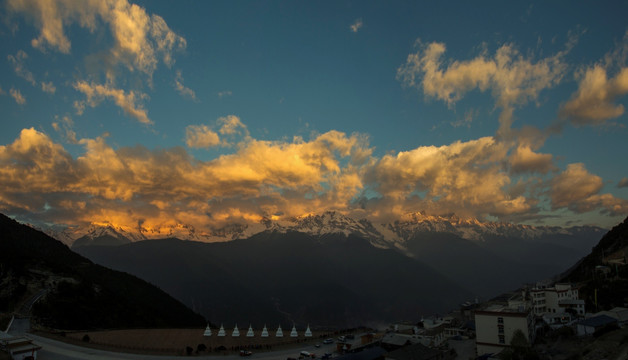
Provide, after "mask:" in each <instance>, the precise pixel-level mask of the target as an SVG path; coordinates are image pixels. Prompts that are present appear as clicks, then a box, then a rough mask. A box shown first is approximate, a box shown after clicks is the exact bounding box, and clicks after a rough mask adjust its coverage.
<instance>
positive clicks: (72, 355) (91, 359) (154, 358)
mask: <svg viewBox="0 0 628 360" xmlns="http://www.w3.org/2000/svg"><path fill="white" fill-rule="evenodd" d="M26 336H27V337H28V338H31V339H32V340H33V341H34V342H35V343H36V344H38V345H41V346H42V349H41V350H40V351H39V353H38V354H37V359H39V360H166V359H168V360H169V359H190V357H189V356H163V355H138V354H128V353H117V352H112V351H104V350H96V349H91V348H85V347H81V346H76V345H72V344H66V343H64V342H61V341H56V340H52V339H48V338H45V337H41V336H37V335H33V334H26ZM335 348H336V344H328V345H324V344H321V347H320V348H316V347H315V346H313V345H308V346H304V347H302V348H293V349H286V350H279V351H272V352H260V353H254V354H253V355H252V356H251V357H250V358H249V359H250V360H286V358H288V357H292V358H298V357H299V353H300V352H301V351H302V350H306V351H309V352H313V353H315V354H317V355H318V356H320V355H322V354H324V353H333V351H334V350H335ZM194 358H202V359H242V358H241V357H240V356H239V355H217V354H214V355H204V356H203V355H202V356H194Z"/></svg>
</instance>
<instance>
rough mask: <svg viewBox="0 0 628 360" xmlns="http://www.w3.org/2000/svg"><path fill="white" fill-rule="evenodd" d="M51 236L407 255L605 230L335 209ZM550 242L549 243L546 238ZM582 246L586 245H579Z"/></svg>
mask: <svg viewBox="0 0 628 360" xmlns="http://www.w3.org/2000/svg"><path fill="white" fill-rule="evenodd" d="M44 231H45V232H47V233H48V234H49V235H51V236H53V237H55V238H56V239H59V240H61V241H63V242H64V243H66V244H73V246H82V245H91V244H98V243H100V244H101V245H119V244H122V243H127V242H137V241H142V240H147V239H159V238H169V237H174V238H179V239H182V240H193V241H203V242H217V241H231V240H236V239H244V238H249V237H251V236H253V235H255V234H258V233H260V232H263V231H275V232H280V233H286V232H289V231H297V232H302V233H307V234H310V235H316V236H320V235H325V234H338V233H342V234H345V235H350V234H353V235H357V236H359V237H362V238H365V239H368V240H369V241H370V242H371V244H372V245H373V246H376V247H379V248H395V249H398V250H402V251H404V252H405V249H406V244H407V242H408V241H409V240H411V239H416V238H417V237H422V236H424V235H425V234H435V233H444V234H449V235H453V236H456V237H458V238H461V239H465V240H469V241H471V242H485V241H488V240H491V239H495V238H516V239H519V240H524V241H540V240H545V241H550V242H551V241H554V240H555V239H558V238H560V239H562V238H565V237H573V236H575V237H578V236H583V235H584V236H590V237H593V238H595V239H599V237H600V236H601V235H603V234H604V232H605V231H606V230H604V229H601V228H596V227H571V228H562V227H548V226H539V227H535V226H531V225H521V224H508V223H498V222H481V221H479V220H477V219H461V218H459V217H457V216H455V215H449V216H432V215H426V214H424V213H412V214H408V215H406V216H404V217H403V218H402V219H399V220H395V221H392V222H389V223H374V222H371V221H369V220H367V219H354V218H351V217H349V216H346V215H343V214H341V213H339V212H335V211H326V212H324V213H322V214H314V215H307V216H302V217H297V218H292V219H288V220H279V221H276V220H271V219H268V218H264V219H262V220H261V221H260V222H259V223H253V224H230V225H228V226H225V227H222V228H218V229H212V230H211V231H198V230H197V229H195V228H194V227H193V226H190V225H184V224H179V225H176V226H171V227H166V228H162V229H160V230H159V231H147V230H145V229H141V228H138V229H137V230H136V231H129V230H126V231H125V230H124V229H121V228H118V227H114V226H112V225H111V224H106V225H105V226H98V225H91V226H90V227H88V228H76V227H75V228H67V229H64V230H62V231H58V230H56V231H55V230H54V229H48V230H46V229H44ZM548 239H549V240H548ZM583 246H585V247H586V246H588V244H587V245H583Z"/></svg>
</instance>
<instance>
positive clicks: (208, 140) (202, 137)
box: [185, 125, 220, 148]
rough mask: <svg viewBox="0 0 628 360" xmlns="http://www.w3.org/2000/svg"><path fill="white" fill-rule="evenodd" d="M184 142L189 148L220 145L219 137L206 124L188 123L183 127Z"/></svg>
mask: <svg viewBox="0 0 628 360" xmlns="http://www.w3.org/2000/svg"><path fill="white" fill-rule="evenodd" d="M185 143H186V144H187V146H188V147H191V148H210V147H213V146H217V145H220V137H219V136H218V134H217V133H215V132H214V131H212V130H211V129H210V128H209V127H207V125H189V126H188V127H186V128H185Z"/></svg>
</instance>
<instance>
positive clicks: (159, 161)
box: [0, 0, 628, 231]
mask: <svg viewBox="0 0 628 360" xmlns="http://www.w3.org/2000/svg"><path fill="white" fill-rule="evenodd" d="M2 8H3V11H2V20H3V21H2V24H1V26H0V41H2V52H3V54H2V62H0V64H2V65H1V66H0V74H1V77H0V89H1V90H0V94H1V95H0V106H1V107H2V109H3V114H4V118H3V120H2V125H1V126H2V131H0V162H1V163H2V167H3V169H4V170H3V171H2V172H0V183H3V189H2V190H0V210H1V211H3V212H5V213H8V214H9V215H12V216H15V217H17V218H19V219H21V220H24V221H30V222H34V223H40V222H46V223H56V224H64V225H86V224H90V223H92V224H101V223H111V224H115V225H117V226H121V227H123V228H124V227H128V228H137V227H142V228H144V229H145V230H147V231H148V230H154V231H159V229H162V228H165V227H172V226H177V225H181V224H191V225H194V226H196V227H199V228H206V229H210V228H214V227H219V226H222V225H225V224H227V223H234V222H235V223H242V222H251V221H259V219H260V218H261V217H274V218H287V217H292V216H300V215H305V214H309V213H317V212H321V211H324V210H337V211H341V212H344V213H346V214H348V215H352V216H357V217H367V218H371V219H374V220H382V221H386V220H389V219H393V218H403V217H404V216H406V215H407V214H409V213H412V212H417V211H424V212H426V213H428V214H434V215H438V214H449V213H456V214H457V215H459V216H461V217H476V218H479V219H482V220H491V221H507V222H516V223H530V224H549V225H578V224H596V225H601V226H606V227H609V226H612V225H614V224H616V223H617V222H619V221H621V220H623V218H625V217H626V215H627V214H628V200H626V199H628V172H627V171H626V169H627V168H628V167H627V166H626V165H627V163H626V160H625V156H622V154H626V153H628V142H627V141H625V139H626V138H628V137H627V135H628V130H626V126H625V125H626V118H627V115H626V113H625V106H627V105H628V104H627V103H628V101H627V96H626V94H627V93H628V68H627V56H628V35H627V34H628V33H627V31H628V22H626V20H625V15H624V14H626V13H628V4H627V3H625V2H617V1H614V2H595V3H594V2H577V3H573V2H551V3H547V2H517V3H508V2H506V3H504V2H481V3H478V2H473V3H470V2H455V3H454V2H452V3H428V4H425V3H419V2H405V1H392V2H363V1H359V2H348V1H321V2H302V1H299V2H297V1H293V2H265V1H262V2H230V1H221V2H217V1H213V2H206V1H177V2H172V1H146V2H128V1H127V0H108V1H84V2H74V1H57V2H53V3H51V4H47V3H45V2H38V1H17V0H7V1H4V2H3V3H2Z"/></svg>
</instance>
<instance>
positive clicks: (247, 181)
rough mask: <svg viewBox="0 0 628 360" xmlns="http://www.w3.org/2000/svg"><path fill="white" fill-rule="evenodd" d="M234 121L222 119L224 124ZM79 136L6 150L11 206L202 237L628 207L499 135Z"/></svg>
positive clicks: (1, 191)
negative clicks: (342, 216)
mask: <svg viewBox="0 0 628 360" xmlns="http://www.w3.org/2000/svg"><path fill="white" fill-rule="evenodd" d="M224 119H229V117H225V118H224ZM232 119H233V118H232ZM232 122H233V123H235V121H233V120H232ZM226 123H229V122H228V121H225V120H221V121H220V122H219V121H217V122H216V126H218V127H219V128H220V127H222V126H224V124H226ZM219 124H222V125H219ZM53 127H54V128H55V129H56V130H57V131H59V132H60V133H62V134H63V133H64V131H66V130H71V127H72V120H71V119H69V118H67V117H64V118H61V119H58V120H57V121H55V123H54V124H53ZM197 128H198V129H200V130H201V131H198V132H197V134H201V133H203V132H205V133H209V132H212V133H213V134H214V135H216V136H217V137H218V139H217V140H213V141H214V143H218V142H221V141H222V139H220V137H219V135H220V133H219V132H217V131H216V132H214V131H213V130H211V128H210V127H205V128H203V126H202V125H199V126H197ZM189 129H193V128H189ZM238 129H240V127H238ZM74 137H76V135H75V134H74ZM199 141H200V140H199ZM209 141H212V140H209ZM78 143H79V144H80V145H81V146H82V147H83V148H84V151H83V153H82V154H80V155H78V156H76V157H73V156H72V155H70V154H69V152H68V151H67V150H65V149H64V148H63V146H61V145H60V144H58V143H55V142H54V141H52V140H51V139H50V137H48V136H47V135H46V134H44V133H42V132H40V131H37V130H35V129H33V128H30V129H24V130H22V131H21V133H20V134H19V136H18V138H17V139H16V140H15V141H14V142H13V143H12V144H9V145H6V146H0V183H2V184H3V187H2V188H0V209H2V210H3V211H6V212H9V213H16V212H17V213H19V212H29V213H32V214H36V215H35V216H41V218H42V219H44V218H45V219H46V221H48V222H56V223H65V224H76V225H86V224H90V223H93V224H103V223H110V224H114V225H116V226H122V227H123V228H124V229H129V230H132V229H138V227H140V228H141V229H142V231H145V232H146V233H147V234H149V233H152V234H156V235H155V236H159V234H161V236H163V234H169V233H168V231H174V230H173V229H183V228H182V226H184V225H185V226H188V225H189V226H193V227H195V228H196V229H197V231H198V232H199V233H202V232H207V231H211V229H215V228H217V227H220V226H225V225H227V224H233V223H247V222H256V221H260V220H261V219H262V218H263V217H275V218H290V217H294V216H300V215H304V214H309V213H318V212H322V211H324V210H329V209H334V210H338V211H341V212H343V213H348V214H349V213H351V214H355V215H357V216H359V217H367V218H370V219H373V220H378V219H379V220H381V219H390V218H397V219H398V218H399V217H400V216H405V215H407V214H408V213H411V212H416V211H425V212H427V213H429V214H445V213H455V214H457V215H458V216H460V217H463V218H466V217H477V218H485V217H486V216H487V215H493V216H496V217H498V218H500V219H508V218H516V217H519V218H533V217H534V216H535V214H538V212H539V211H541V210H542V208H540V207H539V204H542V203H543V198H542V196H547V197H548V198H549V200H550V203H551V206H552V208H554V209H559V208H567V209H570V210H572V211H574V212H587V211H601V212H604V213H606V214H610V215H616V214H622V212H623V213H624V214H625V212H626V210H628V205H627V202H626V200H622V199H617V198H615V197H613V196H612V195H610V194H600V190H601V188H602V185H603V184H602V181H601V179H600V178H599V177H598V176H595V175H593V174H590V173H588V172H587V171H586V169H585V168H584V166H583V165H582V164H570V165H569V166H568V167H567V169H566V170H565V171H563V172H560V173H558V174H556V176H555V177H554V178H553V179H550V180H547V181H542V180H541V179H537V178H534V177H525V178H519V179H516V178H513V177H512V175H513V174H512V171H511V172H509V167H508V166H506V165H505V164H506V162H507V160H509V159H511V157H512V154H523V155H520V156H521V157H523V158H524V159H527V158H532V159H533V160H535V159H536V155H530V154H534V151H533V150H532V149H533V148H530V149H529V151H528V149H527V148H526V147H521V148H518V147H517V146H516V145H513V144H510V143H504V142H500V141H497V140H496V139H495V138H493V137H484V138H480V139H476V140H470V141H466V142H461V141H457V142H454V143H452V144H449V145H443V146H440V147H435V146H422V147H418V148H416V149H413V150H410V151H403V152H399V153H397V154H388V155H385V156H383V157H381V158H379V159H378V158H375V157H373V148H372V147H370V146H369V144H368V139H367V138H366V136H364V135H360V134H351V135H347V134H345V133H342V132H339V131H333V130H332V131H329V132H326V133H323V134H314V135H312V137H311V138H310V139H309V140H305V139H303V138H300V137H295V138H293V139H292V140H290V141H286V140H282V141H267V140H257V139H252V138H249V139H248V140H247V141H243V142H241V143H239V144H238V146H237V147H236V148H234V151H233V152H231V153H227V154H224V155H221V156H219V157H217V158H215V159H213V160H209V161H200V160H198V159H195V158H193V157H192V156H191V155H190V154H189V153H188V152H187V151H186V150H185V149H183V148H181V147H175V148H170V149H155V150H151V149H147V148H145V147H143V146H134V147H121V148H117V149H116V148H114V147H112V146H111V145H109V144H107V141H106V138H105V137H98V138H94V139H80V140H79V141H78ZM513 146H514V147H513ZM537 155H541V156H542V155H544V154H537ZM531 162H532V163H533V164H532V165H529V164H528V163H526V162H525V161H524V163H525V165H526V166H523V167H522V170H521V171H524V170H525V169H527V171H529V172H533V171H538V169H539V168H543V167H544V166H545V162H543V161H541V163H542V164H543V165H536V164H535V163H534V161H531ZM510 166H512V165H510ZM526 174H529V173H526ZM543 194H545V195H543ZM366 195H368V196H366ZM177 231H178V230H177Z"/></svg>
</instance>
